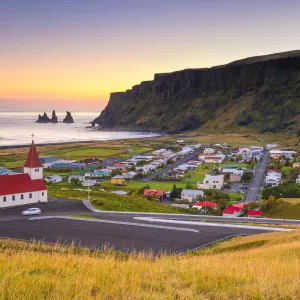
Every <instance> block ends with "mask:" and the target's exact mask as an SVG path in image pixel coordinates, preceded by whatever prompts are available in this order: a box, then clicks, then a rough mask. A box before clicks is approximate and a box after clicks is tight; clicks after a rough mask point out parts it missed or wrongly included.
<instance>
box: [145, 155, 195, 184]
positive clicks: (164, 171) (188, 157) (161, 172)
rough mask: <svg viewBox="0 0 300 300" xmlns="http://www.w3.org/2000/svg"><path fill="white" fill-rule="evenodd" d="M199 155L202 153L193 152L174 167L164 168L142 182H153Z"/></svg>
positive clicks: (175, 163) (178, 161) (177, 161)
mask: <svg viewBox="0 0 300 300" xmlns="http://www.w3.org/2000/svg"><path fill="white" fill-rule="evenodd" d="M199 154H200V151H195V152H193V153H191V154H189V155H185V156H184V157H183V158H181V159H178V160H176V162H174V164H173V165H171V166H169V167H166V168H164V169H162V170H159V171H157V172H155V173H152V174H150V175H149V176H147V177H144V178H143V179H141V180H140V181H143V182H147V181H152V180H153V179H154V178H155V177H157V176H160V175H162V174H164V173H166V172H168V171H170V170H173V169H175V168H176V167H178V166H180V165H182V164H184V163H186V162H188V161H189V160H192V159H194V158H195V157H198V155H199Z"/></svg>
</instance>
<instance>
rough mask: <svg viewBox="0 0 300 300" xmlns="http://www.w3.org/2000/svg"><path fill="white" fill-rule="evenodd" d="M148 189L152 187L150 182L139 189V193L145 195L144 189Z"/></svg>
mask: <svg viewBox="0 0 300 300" xmlns="http://www.w3.org/2000/svg"><path fill="white" fill-rule="evenodd" d="M148 189H150V185H149V184H147V185H145V186H143V187H141V188H140V189H139V190H138V195H144V191H145V190H148Z"/></svg>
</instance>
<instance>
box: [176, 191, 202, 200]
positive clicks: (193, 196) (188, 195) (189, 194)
mask: <svg viewBox="0 0 300 300" xmlns="http://www.w3.org/2000/svg"><path fill="white" fill-rule="evenodd" d="M199 196H201V197H202V198H203V197H204V193H203V191H200V190H186V189H184V190H182V192H181V200H188V201H189V202H195V201H197V200H198V199H199Z"/></svg>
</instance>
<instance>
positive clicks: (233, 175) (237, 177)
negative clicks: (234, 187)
mask: <svg viewBox="0 0 300 300" xmlns="http://www.w3.org/2000/svg"><path fill="white" fill-rule="evenodd" d="M241 180H242V175H241V174H240V173H231V174H230V178H229V181H231V182H240V181H241Z"/></svg>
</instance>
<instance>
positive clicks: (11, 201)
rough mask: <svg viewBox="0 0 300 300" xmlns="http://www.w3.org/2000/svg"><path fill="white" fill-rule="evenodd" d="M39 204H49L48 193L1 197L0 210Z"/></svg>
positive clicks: (40, 192)
mask: <svg viewBox="0 0 300 300" xmlns="http://www.w3.org/2000/svg"><path fill="white" fill-rule="evenodd" d="M22 195H23V197H22ZM30 195H31V197H30ZM39 202H47V191H38V192H31V193H22V194H12V195H7V196H0V208H5V207H13V206H20V205H27V204H34V203H39Z"/></svg>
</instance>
